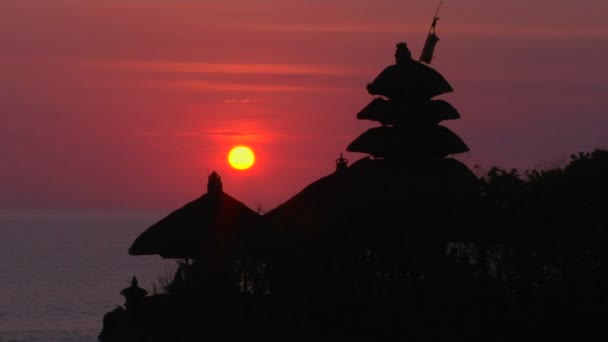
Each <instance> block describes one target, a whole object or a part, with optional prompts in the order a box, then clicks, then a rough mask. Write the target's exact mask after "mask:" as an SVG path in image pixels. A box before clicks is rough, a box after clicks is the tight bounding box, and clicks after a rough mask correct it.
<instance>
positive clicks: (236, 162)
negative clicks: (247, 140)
mask: <svg viewBox="0 0 608 342" xmlns="http://www.w3.org/2000/svg"><path fill="white" fill-rule="evenodd" d="M254 162H255V155H254V154H253V151H252V150H251V149H250V148H249V147H247V146H235V147H233V148H232V149H231V150H230V153H228V163H230V166H232V167H233V168H235V169H237V170H247V169H248V168H250V167H251V166H253V163H254Z"/></svg>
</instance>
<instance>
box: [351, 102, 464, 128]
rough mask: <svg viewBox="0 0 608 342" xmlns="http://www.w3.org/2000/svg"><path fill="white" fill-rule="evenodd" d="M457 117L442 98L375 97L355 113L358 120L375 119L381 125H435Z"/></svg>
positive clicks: (458, 114)
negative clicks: (387, 98)
mask: <svg viewBox="0 0 608 342" xmlns="http://www.w3.org/2000/svg"><path fill="white" fill-rule="evenodd" d="M459 118H460V113H458V111H457V110H456V108H454V106H452V105H451V104H450V103H448V102H446V101H444V100H426V101H420V102H414V103H411V102H408V101H399V100H385V99H383V98H381V97H377V98H375V99H373V100H372V101H371V102H370V103H369V104H368V105H367V106H365V108H363V109H362V110H361V111H359V113H357V119H359V120H375V121H379V122H380V123H382V124H383V125H398V124H405V125H415V124H417V125H421V124H423V125H436V124H438V123H439V122H441V121H443V120H455V119H459Z"/></svg>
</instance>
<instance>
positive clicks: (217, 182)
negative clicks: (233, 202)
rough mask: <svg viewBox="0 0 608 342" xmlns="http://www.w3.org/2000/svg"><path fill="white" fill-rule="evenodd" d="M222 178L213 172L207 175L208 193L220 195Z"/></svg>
mask: <svg viewBox="0 0 608 342" xmlns="http://www.w3.org/2000/svg"><path fill="white" fill-rule="evenodd" d="M222 191H223V190H222V177H220V175H218V174H217V172H215V171H213V172H211V174H210V175H209V181H208V182H207V192H208V193H220V192H222Z"/></svg>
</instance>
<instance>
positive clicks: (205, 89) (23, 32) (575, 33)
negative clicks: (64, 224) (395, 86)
mask: <svg viewBox="0 0 608 342" xmlns="http://www.w3.org/2000/svg"><path fill="white" fill-rule="evenodd" d="M436 5H437V2H436V1H427V0H424V1H423V0H417V1H413V0H399V1H397V0H376V1H367V0H366V1H356V0H355V1H353V0H349V1H346V0H340V1H334V0H324V1H319V0H307V1H285V0H282V1H279V0H273V1H260V0H256V1H250V0H229V1H202V0H196V1H195V0H190V1H187V0H87V1H82V0H55V1H48V0H19V1H14V0H0V6H1V10H0V46H1V52H0V75H2V76H1V78H0V113H1V115H2V116H1V118H2V125H0V157H1V158H2V163H1V164H0V175H1V176H2V177H0V189H2V191H1V192H0V209H17V208H24V209H28V208H29V209H49V208H51V209H52V208H75V209H84V208H90V209H92V208H117V209H147V208H157V209H163V210H171V209H175V208H177V207H179V206H181V205H182V204H184V203H186V202H188V201H190V200H192V199H194V198H195V197H197V196H199V195H201V194H202V193H204V192H205V191H206V178H207V175H208V174H209V173H210V172H211V171H213V170H216V171H218V172H219V173H220V175H221V176H222V177H223V180H224V189H225V191H226V192H228V193H229V194H231V195H233V196H234V197H236V198H238V199H240V200H242V201H243V202H244V203H246V204H247V205H249V206H250V207H252V208H254V209H255V208H257V207H258V206H261V207H262V208H263V209H264V210H269V209H272V208H274V207H276V206H277V205H278V204H280V203H282V202H284V201H286V200H287V199H288V198H289V197H291V196H293V195H295V194H296V193H297V192H299V191H300V190H301V189H302V188H303V187H304V186H306V185H307V184H309V183H310V182H312V181H314V180H316V179H318V178H319V177H321V176H324V175H326V174H328V173H330V172H332V171H333V170H334V159H336V158H337V157H338V156H339V154H340V153H341V152H343V151H344V150H345V149H346V146H347V145H348V144H349V143H350V141H352V140H353V139H355V138H356V137H357V136H358V135H359V134H361V133H363V132H364V131H365V130H367V129H368V128H371V127H374V126H377V123H373V122H368V121H358V120H356V119H355V114H356V113H357V112H358V111H359V110H360V109H361V108H362V107H363V106H365V105H366V104H367V103H368V102H369V101H371V100H372V99H373V97H372V96H370V95H369V94H367V92H366V90H365V85H366V84H367V83H368V82H370V81H371V80H372V79H373V78H374V77H375V76H376V75H377V74H378V73H379V72H380V71H381V70H382V69H383V68H384V67H386V66H388V65H389V64H391V63H393V53H394V46H395V43H397V42H399V41H406V42H408V44H409V45H410V48H411V49H412V50H413V52H414V55H415V56H417V55H418V54H419V52H420V49H421V45H422V43H423V41H424V38H425V35H426V32H427V30H428V26H429V24H430V21H431V19H432V15H433V13H434V11H435V7H436ZM606 13H608V2H605V1H600V0H581V1H570V0H569V1H565V0H564V1H560V0H535V1H524V0H510V1H485V2H480V1H477V0H445V1H444V7H443V9H442V12H441V20H440V21H439V24H438V34H439V36H440V38H441V41H440V42H439V45H438V48H437V50H436V53H435V54H436V59H435V60H434V62H433V65H432V66H433V67H434V68H436V69H437V70H438V71H440V72H441V73H442V74H443V75H444V76H445V77H446V79H447V80H448V81H450V83H451V84H452V86H453V87H454V89H455V91H454V93H451V94H448V95H447V96H442V97H441V98H443V99H446V100H448V101H450V102H451V103H452V104H453V105H454V106H455V107H456V108H457V109H458V110H459V111H460V113H461V115H462V119H461V120H459V121H455V122H447V123H445V125H446V126H448V127H449V128H451V129H452V130H453V131H454V132H456V133H457V134H458V135H459V136H461V137H462V138H463V140H464V141H465V142H466V143H467V144H468V145H469V147H470V148H471V152H469V153H467V154H464V155H460V156H458V158H459V159H460V160H462V161H463V162H465V163H466V164H467V165H469V166H471V167H472V166H474V165H481V166H482V167H483V168H486V169H487V168H489V167H490V166H492V165H498V166H502V167H506V168H511V167H516V168H519V169H527V168H532V167H552V166H555V165H558V164H559V163H560V162H563V161H566V160H567V158H568V156H569V155H570V154H571V153H575V152H579V151H590V150H592V149H593V148H596V147H600V148H606V147H608V113H606V109H605V108H606V107H607V106H608V96H606V94H607V91H608V68H607V67H606V66H605V63H606V60H608V24H607V21H606V19H605V15H606ZM241 143H242V144H248V145H250V146H251V147H252V148H253V149H254V150H255V152H256V154H257V159H258V161H257V163H256V164H255V166H254V167H253V168H252V169H250V170H248V171H245V172H237V171H234V170H232V169H230V167H229V166H228V165H227V163H226V155H227V153H228V150H229V148H230V147H231V146H232V145H234V144H241ZM346 157H347V158H349V159H350V160H351V162H352V161H355V160H357V159H359V158H362V157H364V155H362V154H351V153H347V154H346Z"/></svg>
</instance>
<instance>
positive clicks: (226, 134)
mask: <svg viewBox="0 0 608 342" xmlns="http://www.w3.org/2000/svg"><path fill="white" fill-rule="evenodd" d="M202 134H204V135H219V136H224V137H235V136H247V135H256V134H257V133H255V132H239V131H217V132H203V133H202Z"/></svg>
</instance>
